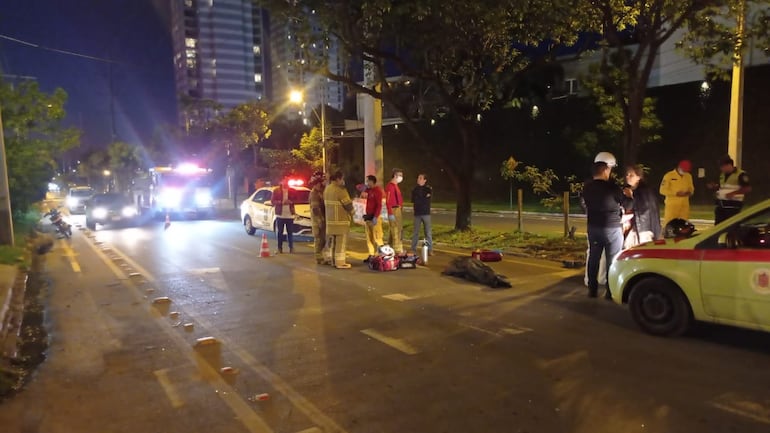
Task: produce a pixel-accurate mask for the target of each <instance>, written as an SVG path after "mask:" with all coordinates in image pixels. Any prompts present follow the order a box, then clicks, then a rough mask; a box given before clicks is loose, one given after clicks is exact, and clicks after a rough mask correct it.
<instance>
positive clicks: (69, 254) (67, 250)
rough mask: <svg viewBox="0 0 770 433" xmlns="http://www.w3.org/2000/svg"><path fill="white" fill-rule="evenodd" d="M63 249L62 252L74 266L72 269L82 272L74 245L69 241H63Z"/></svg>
mask: <svg viewBox="0 0 770 433" xmlns="http://www.w3.org/2000/svg"><path fill="white" fill-rule="evenodd" d="M61 245H62V249H63V250H64V254H62V255H63V256H64V257H66V258H67V260H68V261H69V262H70V266H72V270H73V271H75V272H78V273H80V271H81V270H80V263H78V261H77V259H76V258H75V257H77V254H75V251H74V250H73V249H72V247H71V246H70V245H69V243H68V242H62V243H61Z"/></svg>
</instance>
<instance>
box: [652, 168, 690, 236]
mask: <svg viewBox="0 0 770 433" xmlns="http://www.w3.org/2000/svg"><path fill="white" fill-rule="evenodd" d="M690 170H692V163H690V161H688V160H686V159H684V160H682V161H679V165H677V167H676V168H675V169H673V170H671V171H669V172H668V173H666V174H665V175H664V176H663V180H662V181H661V182H660V195H662V196H664V197H665V198H666V200H665V205H666V208H665V210H664V211H663V222H664V224H667V223H668V222H669V221H671V220H674V219H677V218H681V219H683V220H685V221H687V220H689V219H690V196H691V195H692V194H693V192H695V187H694V186H693V183H692V175H691V174H690Z"/></svg>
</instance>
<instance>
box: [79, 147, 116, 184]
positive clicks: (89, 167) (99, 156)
mask: <svg viewBox="0 0 770 433" xmlns="http://www.w3.org/2000/svg"><path fill="white" fill-rule="evenodd" d="M109 168H110V155H109V154H108V153H107V151H105V150H95V151H92V152H91V153H89V154H88V155H87V156H86V157H85V158H83V161H82V162H81V163H80V164H79V165H78V176H80V177H84V178H86V179H87V180H88V184H89V185H96V184H101V183H102V182H103V181H104V177H105V176H104V170H107V169H109Z"/></svg>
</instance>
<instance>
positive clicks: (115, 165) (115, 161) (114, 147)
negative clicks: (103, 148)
mask: <svg viewBox="0 0 770 433" xmlns="http://www.w3.org/2000/svg"><path fill="white" fill-rule="evenodd" d="M107 155H109V162H110V170H111V172H112V176H113V177H114V179H115V189H116V190H118V191H121V190H126V189H127V188H128V186H129V185H130V184H131V179H132V178H133V177H134V175H135V174H136V172H137V170H139V169H140V168H141V167H142V156H141V151H140V148H139V147H138V146H133V145H131V144H128V143H125V142H122V141H116V142H114V143H111V144H110V145H109V147H107Z"/></svg>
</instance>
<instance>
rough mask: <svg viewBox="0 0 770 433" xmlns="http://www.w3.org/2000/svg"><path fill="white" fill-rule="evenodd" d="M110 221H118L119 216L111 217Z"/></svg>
mask: <svg viewBox="0 0 770 433" xmlns="http://www.w3.org/2000/svg"><path fill="white" fill-rule="evenodd" d="M110 219H111V220H112V221H120V217H119V216H114V217H112V218H110Z"/></svg>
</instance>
